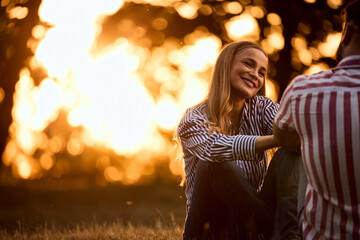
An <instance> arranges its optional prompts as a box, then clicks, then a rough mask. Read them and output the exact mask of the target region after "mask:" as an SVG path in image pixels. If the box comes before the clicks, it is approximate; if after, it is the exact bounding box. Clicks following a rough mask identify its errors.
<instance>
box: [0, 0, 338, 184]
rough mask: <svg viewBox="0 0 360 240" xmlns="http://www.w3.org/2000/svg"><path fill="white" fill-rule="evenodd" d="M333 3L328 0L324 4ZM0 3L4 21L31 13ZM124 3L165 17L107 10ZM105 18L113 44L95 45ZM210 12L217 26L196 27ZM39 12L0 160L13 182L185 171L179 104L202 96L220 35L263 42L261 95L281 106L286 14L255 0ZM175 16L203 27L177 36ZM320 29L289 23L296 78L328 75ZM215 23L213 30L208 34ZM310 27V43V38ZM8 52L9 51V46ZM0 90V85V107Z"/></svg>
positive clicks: (329, 32) (326, 41) (59, 6)
mask: <svg viewBox="0 0 360 240" xmlns="http://www.w3.org/2000/svg"><path fill="white" fill-rule="evenodd" d="M304 2H306V3H308V4H313V3H315V2H316V1H315V0H304ZM341 3H342V1H340V0H328V1H327V5H328V6H329V7H330V8H332V9H337V8H338V7H339V6H340V5H341ZM1 4H2V5H4V6H7V7H6V13H7V15H8V18H9V19H25V18H26V17H27V16H28V15H29V12H28V11H29V10H28V8H26V7H21V6H14V5H12V4H10V3H9V2H6V1H1ZM131 4H134V5H135V4H138V5H140V4H149V5H152V6H154V7H159V6H161V7H164V8H165V9H166V11H167V12H166V11H165V10H164V9H163V12H161V13H160V11H159V12H157V13H156V14H153V15H151V13H150V12H151V11H147V12H148V13H149V16H150V15H151V16H152V19H151V20H149V21H148V22H147V23H146V24H144V23H141V21H139V20H138V19H137V18H136V16H131V15H125V14H124V16H118V15H116V13H117V12H119V11H121V10H122V9H123V8H125V7H127V6H129V5H131ZM8 5H9V6H8ZM85 6H86V7H85ZM158 9H159V8H158ZM165 13H167V14H169V13H171V14H172V16H171V17H169V15H167V14H165ZM114 16H116V17H117V18H118V19H117V20H116V21H114V22H115V23H113V25H112V31H113V32H114V35H113V36H111V37H113V39H110V38H111V37H110V35H111V34H108V35H109V36H105V40H106V41H108V42H107V43H106V44H104V43H99V42H98V41H99V39H100V36H102V34H104V33H103V31H104V28H105V23H106V22H107V21H110V20H109V19H111V18H112V17H114ZM209 16H211V18H212V19H216V21H217V22H216V24H217V25H216V26H215V24H214V26H209V25H207V26H203V25H202V24H203V23H201V22H202V21H203V20H204V19H205V20H206V21H207V20H208V19H210V18H209ZM39 17H40V22H39V23H38V24H37V25H35V26H34V27H33V28H32V29H31V37H30V38H29V39H28V40H27V47H28V48H29V49H30V50H31V51H32V52H33V53H34V56H32V57H31V58H29V59H28V60H27V65H26V66H24V67H23V68H22V70H21V71H20V72H19V77H18V82H17V84H16V86H15V93H14V98H13V99H14V106H13V109H12V118H13V122H12V124H11V126H10V128H9V133H10V136H9V141H8V143H7V145H6V148H5V151H4V154H3V156H2V161H3V163H4V165H5V166H8V167H10V168H11V170H12V172H13V175H14V176H16V177H20V178H23V179H37V178H41V177H43V176H48V175H51V176H53V177H55V178H60V177H62V176H64V175H66V174H68V173H69V172H70V170H71V169H72V168H74V166H76V164H78V165H77V166H78V167H79V166H80V165H81V166H82V167H83V168H84V169H87V170H86V171H88V172H91V171H93V172H91V173H96V179H97V180H96V181H97V182H98V183H99V184H100V185H103V184H104V182H110V183H113V182H121V183H123V184H134V183H136V182H138V181H140V180H141V178H147V177H149V176H152V175H154V174H156V167H157V166H159V165H161V164H164V163H167V164H168V167H169V171H170V172H171V173H172V174H174V175H180V173H181V170H182V168H183V166H182V162H181V161H177V160H175V156H174V155H175V154H174V152H173V148H172V147H173V142H172V141H171V137H172V134H173V132H174V130H175V128H176V126H177V124H178V122H179V120H180V118H181V116H182V114H183V113H184V111H185V110H186V108H188V107H190V106H193V105H195V104H197V103H198V102H199V101H202V100H203V99H204V98H205V97H206V95H207V92H208V89H209V81H210V78H211V71H212V67H213V66H214V63H215V61H216V58H217V56H218V54H219V52H220V50H221V48H222V47H223V44H224V43H225V42H231V41H240V40H248V41H253V42H256V43H259V44H260V45H261V46H262V47H263V48H264V50H265V52H266V53H267V54H268V55H269V58H270V60H271V63H270V64H269V77H268V78H267V79H266V82H265V84H266V95H267V96H268V97H269V98H271V99H273V100H274V101H279V94H280V87H279V83H278V82H277V79H276V77H277V76H276V72H277V70H276V69H275V67H274V63H276V62H277V61H279V59H280V54H279V53H280V52H281V51H282V50H283V49H284V48H285V44H286V43H285V37H284V32H283V31H284V25H285V22H284V21H286V19H282V18H281V17H280V15H279V14H278V13H276V12H268V10H267V9H266V8H265V7H264V2H263V1H253V2H251V1H241V2H238V1H215V2H214V3H210V2H209V3H206V4H205V3H202V2H201V1H197V0H191V1H186V2H182V1H180V2H179V1H141V0H138V1H122V0H107V1H106V2H100V1H85V0H81V1H70V0H66V1H62V2H61V3H60V2H57V1H51V0H43V1H42V2H41V5H40V8H39ZM175 17H176V18H175ZM178 18H181V19H183V20H184V22H187V23H189V22H191V23H192V24H193V23H195V22H196V21H197V20H198V19H200V20H199V22H200V23H201V24H198V25H197V26H196V27H194V26H192V27H193V28H191V29H190V28H189V29H188V30H186V31H184V30H183V29H182V26H180V25H181V24H180V25H176V28H178V29H179V32H180V31H183V32H185V33H182V34H184V36H183V37H179V36H177V34H176V33H173V35H174V36H170V37H169V36H167V34H169V33H168V32H172V31H173V29H172V28H174V19H177V20H178ZM176 24H178V23H176ZM204 25H205V24H204ZM320 25H321V28H322V29H321V32H319V31H320V30H316V29H314V27H313V26H312V25H311V24H309V22H305V21H299V22H298V23H297V24H296V25H295V29H294V31H295V32H296V33H295V34H294V35H293V36H291V46H290V47H291V48H292V49H291V50H290V51H291V66H292V68H293V69H292V70H294V73H295V74H300V73H305V74H311V73H315V72H319V71H322V70H326V69H328V68H329V66H328V65H326V64H322V63H318V62H319V61H320V60H321V59H322V58H331V59H334V58H335V53H336V49H337V45H338V43H339V41H340V37H341V35H340V33H339V32H336V31H335V27H336V26H335V24H334V22H331V21H329V20H324V21H322V22H320ZM212 27H214V28H216V29H218V31H219V32H221V34H219V35H215V34H214V33H213V32H211V31H213V29H211V28H212ZM115 32H116V33H117V34H118V35H116V34H115ZM315 33H316V34H317V35H318V36H319V37H318V39H316V40H314V41H309V40H308V38H310V37H312V35H313V34H315ZM105 35H106V34H105ZM107 38H109V39H107ZM97 44H98V45H97ZM101 44H103V45H101ZM6 54H7V56H11V55H12V54H13V51H12V50H11V48H9V49H8V50H7V52H6ZM34 72H36V74H34ZM39 72H40V73H39ZM270 73H271V74H270ZM37 74H39V75H40V76H42V77H38V76H39V75H37ZM289 80H290V79H289ZM4 97H5V91H4V89H2V88H0V104H1V103H2V101H3V99H4ZM73 159H76V160H74V161H73ZM78 160H79V161H78ZM76 161H77V162H76ZM75 162H76V163H75ZM90 165H91V166H93V168H94V169H95V170H89V168H90V167H89V166H90Z"/></svg>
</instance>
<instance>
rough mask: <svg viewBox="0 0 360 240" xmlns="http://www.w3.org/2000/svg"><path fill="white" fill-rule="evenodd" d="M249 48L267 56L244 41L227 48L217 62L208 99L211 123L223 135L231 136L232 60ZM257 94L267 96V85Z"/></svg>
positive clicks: (250, 43) (257, 47) (229, 45)
mask: <svg viewBox="0 0 360 240" xmlns="http://www.w3.org/2000/svg"><path fill="white" fill-rule="evenodd" d="M248 48H256V49H258V50H260V51H262V52H263V53H264V54H265V56H266V53H265V52H264V50H262V48H261V47H260V46H259V45H257V44H255V43H252V42H247V41H243V42H235V43H231V44H228V45H227V46H225V48H224V49H223V50H222V51H221V53H220V55H219V56H218V58H217V60H216V64H215V67H214V71H213V76H212V81H211V86H210V91H209V94H208V97H207V101H208V110H209V123H210V125H211V126H212V129H214V130H216V131H217V132H220V133H223V134H230V132H229V131H230V112H231V110H232V108H233V104H232V102H231V97H230V93H231V85H230V70H231V64H232V60H233V57H234V55H235V54H236V53H238V52H240V51H243V50H245V49H248ZM257 94H258V95H265V83H264V85H263V86H262V87H261V89H260V90H259V92H258V93H257Z"/></svg>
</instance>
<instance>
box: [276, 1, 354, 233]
mask: <svg viewBox="0 0 360 240" xmlns="http://www.w3.org/2000/svg"><path fill="white" fill-rule="evenodd" d="M342 17H343V20H344V26H343V32H342V37H341V42H340V46H339V49H338V52H337V57H338V60H339V61H340V62H339V63H338V65H337V66H336V67H335V68H333V69H331V70H329V71H324V72H320V73H317V74H313V75H309V76H299V77H297V78H295V79H294V80H293V82H292V83H291V84H290V85H289V86H288V88H287V89H286V90H285V92H284V95H283V97H282V100H281V102H280V109H279V112H278V113H277V115H276V117H275V119H274V133H275V138H276V139H277V140H278V141H279V143H280V144H281V145H282V146H284V147H287V148H291V147H293V146H292V144H291V142H293V141H292V140H293V139H295V142H296V138H297V136H296V135H297V134H298V135H299V136H300V140H301V154H302V159H303V162H304V166H305V170H306V174H307V177H308V180H309V182H308V186H307V190H306V197H305V208H304V216H303V232H304V237H305V239H360V126H359V125H360V1H359V0H356V1H353V2H351V3H349V4H348V5H347V6H346V7H345V8H344V10H343V12H342ZM294 133H295V134H294ZM296 133H297V134H296Z"/></svg>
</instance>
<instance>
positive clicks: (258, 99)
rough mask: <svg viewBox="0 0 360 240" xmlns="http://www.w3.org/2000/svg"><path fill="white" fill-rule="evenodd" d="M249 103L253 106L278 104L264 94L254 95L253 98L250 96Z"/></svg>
mask: <svg viewBox="0 0 360 240" xmlns="http://www.w3.org/2000/svg"><path fill="white" fill-rule="evenodd" d="M249 104H250V105H253V106H269V105H274V106H278V105H279V104H278V103H277V102H275V101H273V100H271V99H270V98H268V97H266V96H262V95H256V96H254V97H253V98H251V99H250V100H249Z"/></svg>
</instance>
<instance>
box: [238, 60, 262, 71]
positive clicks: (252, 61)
mask: <svg viewBox="0 0 360 240" xmlns="http://www.w3.org/2000/svg"><path fill="white" fill-rule="evenodd" d="M245 60H247V61H250V62H251V63H256V60H254V59H253V58H250V57H245V58H243V59H242V61H245ZM260 69H263V70H264V71H267V68H266V67H264V66H262V67H260Z"/></svg>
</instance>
